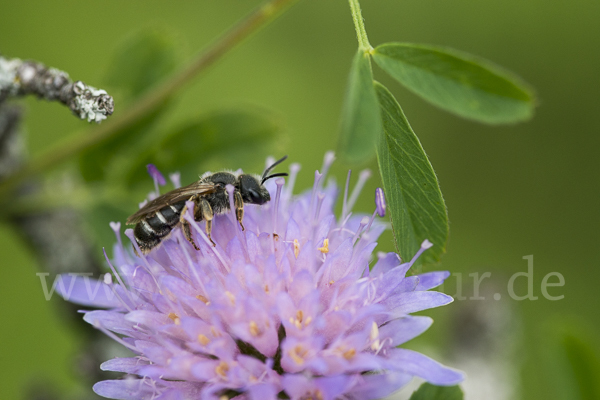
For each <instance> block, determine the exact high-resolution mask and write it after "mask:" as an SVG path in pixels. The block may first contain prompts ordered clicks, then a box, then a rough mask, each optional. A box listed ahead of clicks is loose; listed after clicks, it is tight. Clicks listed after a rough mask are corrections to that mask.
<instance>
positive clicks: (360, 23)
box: [348, 0, 373, 51]
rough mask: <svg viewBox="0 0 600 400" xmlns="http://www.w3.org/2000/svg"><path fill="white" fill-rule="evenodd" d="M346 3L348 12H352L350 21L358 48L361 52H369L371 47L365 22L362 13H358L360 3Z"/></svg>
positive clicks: (349, 0) (355, 0)
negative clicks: (348, 4) (348, 8)
mask: <svg viewBox="0 0 600 400" xmlns="http://www.w3.org/2000/svg"><path fill="white" fill-rule="evenodd" d="M348 2H349V3H350V11H351V12H352V20H353V21H354V29H355V30H356V37H357V38H358V46H359V48H360V49H361V50H365V51H371V50H372V49H373V47H372V46H371V44H370V43H369V38H367V31H366V29H365V21H364V20H363V17H362V13H361V12H360V3H359V2H358V0H348Z"/></svg>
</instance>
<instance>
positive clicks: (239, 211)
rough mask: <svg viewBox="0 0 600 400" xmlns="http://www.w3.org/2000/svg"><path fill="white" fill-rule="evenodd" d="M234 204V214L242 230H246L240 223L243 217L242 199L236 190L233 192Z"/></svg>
mask: <svg viewBox="0 0 600 400" xmlns="http://www.w3.org/2000/svg"><path fill="white" fill-rule="evenodd" d="M234 204H235V216H236V218H237V220H238V222H239V223H240V226H241V227H242V231H244V230H246V228H244V224H243V223H242V220H243V219H244V201H243V200H242V195H241V194H240V192H239V191H237V190H236V192H235V198H234Z"/></svg>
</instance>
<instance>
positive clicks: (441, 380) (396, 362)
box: [386, 349, 465, 386]
mask: <svg viewBox="0 0 600 400" xmlns="http://www.w3.org/2000/svg"><path fill="white" fill-rule="evenodd" d="M388 357H389V360H388V363H387V365H386V366H387V368H388V369H391V370H395V371H403V372H406V373H408V374H411V375H416V376H418V377H420V378H423V379H425V380H426V381H427V382H429V383H432V384H434V385H438V386H451V385H456V384H458V383H460V382H462V381H463V380H464V379H465V375H464V373H462V372H461V371H457V370H455V369H452V368H448V367H446V366H443V365H442V364H440V363H438V362H437V361H434V360H432V359H431V358H429V357H427V356H424V355H423V354H420V353H417V352H415V351H412V350H407V349H392V350H390V351H388Z"/></svg>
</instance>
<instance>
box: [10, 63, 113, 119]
mask: <svg viewBox="0 0 600 400" xmlns="http://www.w3.org/2000/svg"><path fill="white" fill-rule="evenodd" d="M28 94H34V95H36V96H38V97H40V98H43V99H46V100H49V101H60V102H61V103H63V104H65V105H66V106H67V107H69V109H70V110H71V111H72V112H73V114H75V115H77V116H78V117H79V118H81V119H87V120H88V121H95V122H100V121H102V120H104V119H106V117H107V116H108V115H111V114H112V113H113V110H114V102H113V98H112V97H111V96H109V95H108V94H107V93H106V91H104V90H101V89H96V88H95V87H92V86H88V85H86V84H85V83H83V82H82V81H76V82H73V81H72V80H71V79H70V78H69V74H67V73H66V72H64V71H60V70H58V69H55V68H49V67H47V66H45V65H44V64H41V63H38V62H35V61H23V60H20V59H7V58H4V57H1V56H0V103H1V102H2V101H3V100H5V99H6V98H7V97H9V96H10V97H13V96H24V95H28Z"/></svg>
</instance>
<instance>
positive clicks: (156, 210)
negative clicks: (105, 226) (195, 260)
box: [127, 156, 288, 254]
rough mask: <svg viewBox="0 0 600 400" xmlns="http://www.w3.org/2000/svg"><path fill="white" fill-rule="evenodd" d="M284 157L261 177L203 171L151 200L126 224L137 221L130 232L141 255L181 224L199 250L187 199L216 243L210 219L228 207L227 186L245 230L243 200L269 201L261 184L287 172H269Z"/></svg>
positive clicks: (184, 232) (247, 201) (198, 219)
mask: <svg viewBox="0 0 600 400" xmlns="http://www.w3.org/2000/svg"><path fill="white" fill-rule="evenodd" d="M286 158H287V156H284V157H283V158H281V159H279V160H277V161H275V162H274V163H273V164H271V165H270V166H269V167H267V168H266V169H265V171H264V172H263V174H262V175H261V176H260V177H259V176H258V175H249V174H239V175H236V174H234V173H231V172H227V171H222V172H216V173H214V174H213V173H206V174H204V175H203V176H202V177H201V178H200V180H198V181H197V182H194V183H192V184H190V185H188V186H184V187H180V188H177V189H175V190H172V191H170V192H168V193H165V194H163V195H162V196H159V197H157V198H156V199H154V200H152V201H150V202H149V203H147V204H146V205H144V206H143V207H142V208H140V209H139V210H138V212H136V213H135V214H133V215H132V216H130V217H129V218H127V224H128V225H132V224H136V225H135V228H134V230H133V235H134V237H135V241H136V242H137V244H138V246H139V247H140V250H141V251H142V253H143V254H148V253H149V252H150V251H151V250H152V249H154V248H155V247H157V246H158V245H159V244H160V243H161V241H162V240H164V239H165V238H166V237H167V236H168V235H169V234H170V233H171V231H172V230H173V229H175V228H176V227H178V226H181V229H182V231H183V234H184V236H185V238H186V240H187V241H189V242H190V243H191V244H192V245H193V246H194V248H195V249H196V250H200V249H199V248H198V246H197V245H196V243H195V242H194V239H193V238H192V230H191V227H190V224H189V222H187V221H186V220H185V219H184V218H183V215H185V208H186V207H185V203H186V201H193V202H194V219H195V220H196V221H202V220H204V221H206V235H207V236H208V239H209V240H210V242H211V243H212V245H213V246H216V244H215V242H214V241H213V240H212V238H211V237H210V233H211V231H212V220H213V218H214V216H215V215H219V214H224V213H226V212H227V211H228V210H229V209H230V205H229V194H228V193H227V190H226V189H225V186H226V185H233V187H234V188H235V189H234V192H233V198H234V207H235V215H236V218H237V221H238V222H239V224H240V226H241V228H242V230H245V228H244V224H243V223H242V220H243V218H244V203H248V204H257V205H262V204H265V203H266V202H268V201H269V200H271V196H270V195H269V192H268V191H267V189H266V188H265V187H264V183H265V181H266V180H268V179H271V178H275V177H278V176H287V175H288V174H287V173H285V172H281V173H277V174H271V175H269V172H271V170H272V169H273V168H275V167H276V166H277V165H278V164H280V163H282V162H283V161H284V160H285V159H286Z"/></svg>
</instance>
